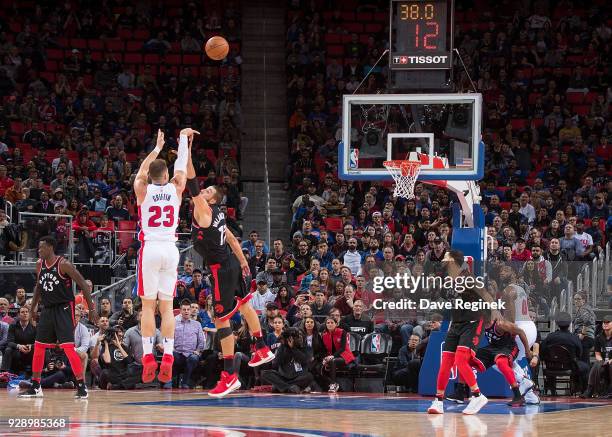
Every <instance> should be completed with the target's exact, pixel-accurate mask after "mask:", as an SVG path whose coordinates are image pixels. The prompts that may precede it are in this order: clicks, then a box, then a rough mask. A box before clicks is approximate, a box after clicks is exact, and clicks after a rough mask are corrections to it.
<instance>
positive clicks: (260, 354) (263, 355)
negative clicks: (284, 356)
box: [249, 346, 274, 367]
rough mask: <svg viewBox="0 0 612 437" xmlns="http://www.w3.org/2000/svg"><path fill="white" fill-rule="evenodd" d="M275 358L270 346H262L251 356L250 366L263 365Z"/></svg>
mask: <svg viewBox="0 0 612 437" xmlns="http://www.w3.org/2000/svg"><path fill="white" fill-rule="evenodd" d="M273 359H274V354H273V353H272V351H271V350H270V348H269V347H268V346H264V347H262V348H259V349H257V350H256V351H255V352H254V353H253V357H252V358H251V361H249V366H251V367H257V366H261V365H262V364H266V363H269V362H270V361H272V360H273Z"/></svg>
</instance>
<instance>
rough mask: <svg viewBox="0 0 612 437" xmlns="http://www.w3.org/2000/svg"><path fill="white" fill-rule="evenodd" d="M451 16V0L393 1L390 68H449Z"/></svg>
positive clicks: (390, 27)
mask: <svg viewBox="0 0 612 437" xmlns="http://www.w3.org/2000/svg"><path fill="white" fill-rule="evenodd" d="M452 13H453V8H452V0H428V1H425V0H411V1H398V0H391V10H390V18H391V24H390V26H389V29H390V53H389V66H390V68H391V69H393V70H437V69H448V68H450V67H451V61H452Z"/></svg>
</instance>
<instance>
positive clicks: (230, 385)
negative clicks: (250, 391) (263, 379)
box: [208, 370, 240, 398]
mask: <svg viewBox="0 0 612 437" xmlns="http://www.w3.org/2000/svg"><path fill="white" fill-rule="evenodd" d="M239 388H240V380H239V379H238V375H236V374H235V373H232V374H231V375H230V374H229V373H227V372H226V371H225V370H224V371H223V372H221V379H220V380H219V382H218V383H217V386H216V387H215V388H213V389H212V390H210V391H209V392H208V396H212V397H213V398H222V397H223V396H226V395H228V394H230V393H231V392H233V391H235V390H238V389H239Z"/></svg>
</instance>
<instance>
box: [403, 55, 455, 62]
mask: <svg viewBox="0 0 612 437" xmlns="http://www.w3.org/2000/svg"><path fill="white" fill-rule="evenodd" d="M447 60H448V56H408V63H409V64H444V63H446V62H447Z"/></svg>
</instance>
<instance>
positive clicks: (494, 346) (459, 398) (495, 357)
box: [448, 319, 531, 407]
mask: <svg viewBox="0 0 612 437" xmlns="http://www.w3.org/2000/svg"><path fill="white" fill-rule="evenodd" d="M484 334H485V337H487V339H488V340H489V344H488V345H487V346H485V347H481V348H479V349H478V351H477V352H476V356H475V357H474V359H473V360H472V364H473V366H474V368H475V369H476V370H478V371H479V372H484V371H485V370H486V369H488V368H489V367H493V366H495V365H497V370H499V372H500V373H501V374H502V375H504V378H506V381H508V384H510V387H511V388H512V393H513V398H512V400H511V401H510V402H508V405H510V406H512V407H521V406H523V405H525V397H524V396H523V394H521V391H520V389H519V384H518V382H517V381H516V377H515V376H514V371H513V370H512V364H513V362H514V360H516V357H517V355H518V353H519V348H518V345H517V344H516V336H517V335H518V337H519V338H520V339H521V342H522V343H523V345H524V346H525V350H526V351H527V359H528V360H531V350H530V349H529V341H528V339H527V335H526V334H525V331H523V330H522V329H521V328H520V327H519V326H518V325H516V324H515V323H512V322H509V321H507V320H503V319H497V320H493V321H492V322H490V323H489V326H488V327H487V328H486V329H485V331H484ZM459 379H460V381H461V378H459ZM467 390H468V388H467V387H466V385H465V384H464V383H459V384H457V388H456V391H455V393H454V394H453V395H451V396H449V397H448V399H450V400H453V401H455V402H458V403H462V402H463V397H464V395H465V393H467Z"/></svg>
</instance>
